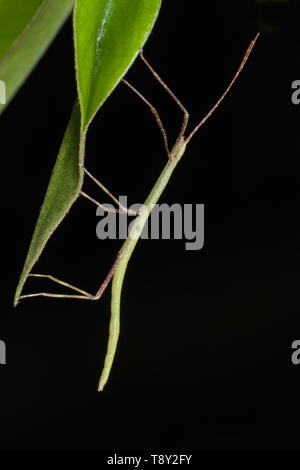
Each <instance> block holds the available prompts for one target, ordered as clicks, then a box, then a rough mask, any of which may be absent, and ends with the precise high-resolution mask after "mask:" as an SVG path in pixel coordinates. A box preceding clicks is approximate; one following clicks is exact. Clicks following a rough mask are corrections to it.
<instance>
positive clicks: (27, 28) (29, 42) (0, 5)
mask: <svg viewBox="0 0 300 470" xmlns="http://www.w3.org/2000/svg"><path fill="white" fill-rule="evenodd" d="M73 4H74V0H0V80H2V81H4V82H5V83H6V104H4V105H1V104H0V114H1V113H2V112H3V110H4V109H5V106H6V105H7V104H8V103H9V102H10V100H11V99H12V98H13V96H14V95H15V93H16V92H17V91H18V89H19V88H20V86H21V85H22V84H23V82H24V81H25V80H26V78H27V77H28V75H29V74H30V72H31V71H32V69H33V68H34V67H35V65H36V64H37V62H38V61H39V59H40V58H41V57H42V56H43V54H44V53H45V51H46V49H47V48H48V46H49V45H50V43H51V42H52V40H53V39H54V37H55V36H56V34H57V32H58V30H59V29H60V27H61V26H62V24H63V23H64V21H65V19H66V18H67V16H68V15H69V14H70V12H71V10H72V7H73Z"/></svg>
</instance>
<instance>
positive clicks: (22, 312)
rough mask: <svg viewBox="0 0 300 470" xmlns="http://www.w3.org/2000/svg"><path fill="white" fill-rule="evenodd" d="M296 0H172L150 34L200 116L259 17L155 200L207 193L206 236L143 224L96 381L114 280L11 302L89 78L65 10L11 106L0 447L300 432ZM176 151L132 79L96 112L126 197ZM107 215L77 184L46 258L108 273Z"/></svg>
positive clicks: (97, 168) (136, 71)
mask: <svg viewBox="0 0 300 470" xmlns="http://www.w3.org/2000/svg"><path fill="white" fill-rule="evenodd" d="M199 4H200V5H201V6H200V7H199ZM299 13H300V9H299V2H295V1H294V2H279V3H277V2H275V3H273V4H272V5H271V6H270V2H269V3H268V2H267V3H263V2H257V3H256V2H251V1H245V0H243V2H221V1H220V2H216V1H210V2H191V1H190V2H182V1H177V0H176V1H175V0H172V1H170V0H169V1H166V0H165V1H164V2H163V7H162V10H161V13H160V16H159V19H158V22H157V24H156V26H155V28H154V31H153V33H152V35H151V37H150V39H149V41H148V43H147V45H146V46H145V50H144V52H145V56H146V57H147V58H148V60H149V61H150V62H151V64H152V65H153V66H154V68H156V70H157V71H158V72H159V73H160V75H161V77H162V78H163V79H164V80H165V81H166V82H167V83H168V85H169V86H170V87H171V88H172V89H173V90H174V91H175V93H176V94H177V95H178V97H180V99H182V101H183V103H184V104H185V106H186V107H187V108H188V109H189V111H190V115H191V124H190V126H191V129H192V127H193V126H194V125H195V124H196V123H197V122H198V121H199V120H200V118H201V117H202V116H203V115H204V114H205V113H206V112H207V111H208V110H209V109H210V107H211V106H212V105H213V104H214V103H215V101H216V100H217V99H218V97H219V96H220V94H221V93H222V92H223V91H224V89H225V87H226V86H227V84H228V82H229V81H230V80H231V78H232V76H233V74H234V73H235V71H236V69H237V67H238V65H239V63H240V61H241V59H242V56H243V54H244V52H245V50H246V48H247V46H248V43H249V42H250V40H251V39H252V38H253V37H254V35H255V33H256V31H257V30H260V31H261V32H262V35H261V37H260V39H259V41H258V43H257V46H256V48H255V50H254V52H253V54H252V56H251V58H250V60H249V62H248V64H247V66H246V68H245V70H244V71H243V73H242V75H241V76H240V78H239V80H238V82H237V83H236V85H235V87H234V88H233V89H232V91H231V93H230V96H228V97H227V98H226V101H225V102H224V103H223V104H222V106H221V107H220V108H219V109H218V111H217V112H216V113H215V114H214V116H213V117H212V118H211V119H210V121H209V122H208V123H207V124H206V125H205V126H204V127H203V128H202V129H201V131H200V132H199V133H198V134H197V136H196V137H195V138H194V139H193V140H192V141H191V143H190V145H189V147H188V149H187V151H186V154H185V155H184V157H183V159H182V161H181V162H180V164H179V166H178V168H177V170H176V172H175V173H174V176H173V178H172V180H171V182H170V184H169V186H168V188H167V189H166V191H165V193H164V195H163V197H162V200H161V201H163V202H166V203H169V204H172V203H174V202H177V203H181V204H184V203H193V204H195V203H204V204H205V246H204V248H203V249H202V250H200V251H194V252H193V251H186V250H185V249H184V242H183V241H178V240H175V241H172V240H170V241H167V240H145V241H140V242H139V244H138V246H137V249H136V251H135V253H134V255H133V257H132V259H131V261H130V264H129V267H128V271H127V274H126V279H125V284H124V288H123V296H122V308H121V336H120V341H119V346H118V351H117V355H116V359H115V363H114V366H113V370H112V374H111V377H110V380H109V382H108V384H107V386H106V388H105V391H104V392H103V393H101V394H100V393H98V392H97V383H98V379H99V375H100V371H101V367H102V365H103V359H104V355H105V350H106V343H107V333H108V322H109V301H110V295H109V291H107V292H106V294H105V296H104V297H103V298H102V299H101V300H100V301H99V302H97V303H93V302H80V301H75V300H69V301H68V300H52V299H43V298H39V299H33V300H27V301H24V302H22V303H21V304H20V305H19V306H18V307H17V308H16V309H13V308H12V299H13V294H14V289H15V287H16V284H17V280H18V276H19V274H20V271H21V268H22V263H23V262H24V259H25V255H26V251H27V249H28V246H29V243H30V239H31V236H32V231H33V227H34V224H35V222H36V219H37V216H38V213H39V208H40V206H41V204H42V201H43V197H44V194H45V190H46V187H47V184H48V181H49V177H50V174H51V170H52V167H53V165H54V162H55V158H56V155H57V152H58V149H59V146H60V143H61V140H62V137H63V134H64V131H65V128H66V125H67V122H68V119H69V116H70V112H71V109H72V104H73V102H74V99H75V96H76V86H75V81H74V65H73V50H72V25H71V21H69V22H68V23H67V24H66V25H65V26H64V28H63V29H62V31H61V33H60V34H59V35H58V37H57V39H56V41H55V42H54V43H53V45H52V46H51V47H50V49H49V50H48V52H47V54H46V55H45V56H44V58H43V59H42V60H41V62H40V64H39V65H38V67H37V68H36V70H35V71H34V72H33V73H32V75H31V76H30V78H29V80H28V81H27V82H26V84H25V85H24V86H23V88H22V89H21V91H20V92H19V93H18V95H17V96H16V98H15V99H14V100H13V102H12V103H11V104H10V106H9V107H8V109H7V110H6V112H5V113H4V114H3V116H1V131H0V132H1V157H2V158H1V161H2V163H3V164H4V165H3V166H2V178H1V180H2V188H3V194H2V198H1V200H2V235H3V237H4V238H5V240H4V241H3V244H2V273H3V281H2V293H1V299H2V307H1V317H0V339H2V340H5V342H6V344H7V365H6V366H0V367H1V368H0V384H1V386H0V448H2V449H104V450H106V449H112V450H113V449H114V450H118V449H123V450H126V449H130V448H131V449H144V450H147V449H154V448H160V449H165V450H178V451H180V450H184V449H187V448H189V449H198V450H201V449H240V448H242V449H267V448H271V449H292V448H299V425H300V411H299V409H300V408H299V407H300V404H299V374H300V366H298V367H297V366H294V365H292V363H291V354H292V349H291V344H292V342H293V341H294V340H296V339H300V320H299V318H300V313H299V306H300V301H299V271H300V268H299V266H300V257H299V235H300V227H299V175H300V158H299V147H300V145H299V116H300V115H299V113H300V106H298V107H297V106H295V105H293V104H292V102H291V94H292V90H291V84H292V82H293V81H294V80H297V79H300V71H299V66H300V63H299V49H300V38H299V32H298V28H299V25H298V19H299ZM127 78H128V80H129V81H130V82H131V83H132V84H134V85H135V86H136V87H137V88H138V89H139V90H140V91H141V92H142V93H143V94H144V95H145V96H146V97H148V98H149V99H150V100H151V102H153V104H155V106H156V107H157V108H158V109H159V112H160V114H161V117H162V120H163V122H164V123H165V126H166V129H167V132H168V135H169V139H170V141H171V142H173V141H174V139H175V138H176V135H177V133H178V131H179V128H180V124H181V118H182V116H181V112H180V110H178V109H177V107H176V105H175V103H174V102H172V100H170V98H169V97H168V95H167V94H166V93H165V92H164V90H162V89H161V88H160V86H159V85H158V84H157V83H156V82H155V80H154V79H153V77H152V76H151V74H150V73H149V72H148V71H147V69H145V67H144V66H143V65H142V64H141V63H140V61H139V60H137V62H136V63H135V64H134V66H133V67H132V69H131V70H130V71H129V73H128V76H127ZM165 161H166V156H165V154H164V149H163V145H162V142H161V137H160V134H159V131H158V129H157V126H156V123H155V121H154V119H153V117H152V115H151V113H150V112H149V110H148V109H147V108H146V107H145V105H144V104H143V103H142V102H141V101H140V100H139V99H138V98H137V97H136V96H135V95H134V94H133V93H132V92H131V91H130V90H128V89H127V88H126V87H125V85H123V84H120V85H119V86H118V87H117V89H116V90H115V91H114V92H113V94H112V95H111V96H110V97H109V99H108V100H107V102H106V103H105V105H104V106H103V108H102V109H101V110H100V112H99V113H98V115H97V117H96V119H95V120H94V122H93V124H92V126H91V128H90V131H89V134H88V144H87V158H86V166H87V168H88V169H89V170H90V171H91V172H92V173H93V174H94V175H95V176H96V177H98V178H99V179H100V180H101V181H102V182H103V183H104V184H105V185H106V186H108V187H109V188H110V190H111V191H112V192H113V193H114V194H116V195H117V196H119V195H124V194H125V195H128V198H129V204H132V203H134V202H143V200H144V199H145V197H146V196H147V194H148V192H149V190H150V188H151V186H152V185H153V183H154V181H155V180H156V178H157V177H158V175H159V172H160V171H161V169H162V167H163V165H164V163H165ZM85 187H86V190H87V191H88V192H89V193H90V194H91V195H93V196H94V197H96V198H97V199H98V200H101V201H102V202H105V201H106V200H105V198H103V195H102V194H101V193H100V192H98V190H97V189H96V188H95V187H94V186H93V185H91V184H90V183H89V184H86V186H85ZM97 221H98V219H96V216H95V209H94V207H93V206H92V204H90V203H88V202H87V201H85V200H80V201H78V202H77V203H76V204H75V206H74V207H73V208H72V210H71V212H70V214H69V215H68V217H67V218H66V220H65V221H64V222H63V224H62V225H61V226H60V227H59V229H58V230H57V232H56V233H55V236H54V237H53V238H52V239H51V240H50V242H49V244H48V245H47V248H46V250H45V252H44V253H43V255H42V257H41V259H40V260H39V263H38V266H37V267H36V271H38V272H42V273H51V274H53V275H56V276H57V277H59V278H61V279H66V280H68V281H69V282H71V283H74V284H75V285H78V286H81V287H82V288H83V289H86V290H88V291H90V292H95V291H96V290H97V288H98V287H99V285H100V283H101V281H102V279H103V277H104V276H105V274H106V272H107V271H108V269H109V267H110V265H111V262H112V260H113V257H114V255H115V253H116V251H117V250H118V248H119V247H120V244H121V242H120V241H114V240H107V241H103V242H100V241H99V240H98V239H97V238H96V236H95V226H96V223H97ZM46 287H47V289H48V290H49V289H50V288H52V289H54V290H55V289H56V286H54V287H53V286H52V285H51V284H47V283H46V281H44V282H40V283H39V282H38V281H37V280H35V281H34V282H33V281H30V282H29V281H28V283H27V285H26V292H32V291H37V290H39V289H42V290H45V289H46Z"/></svg>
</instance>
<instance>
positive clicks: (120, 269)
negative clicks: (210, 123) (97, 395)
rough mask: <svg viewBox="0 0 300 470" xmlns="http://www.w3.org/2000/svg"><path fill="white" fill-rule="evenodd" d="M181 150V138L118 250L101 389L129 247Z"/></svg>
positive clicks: (111, 353) (110, 353) (113, 341)
mask: <svg viewBox="0 0 300 470" xmlns="http://www.w3.org/2000/svg"><path fill="white" fill-rule="evenodd" d="M184 150H185V143H184V141H183V139H182V140H181V141H180V142H179V143H178V144H177V145H176V146H175V148H174V149H173V151H172V152H171V158H170V160H169V161H168V163H167V164H166V166H165V167H164V169H163V171H162V172H161V174H160V176H159V178H158V180H157V181H156V183H155V185H154V187H153V188H152V191H151V192H150V194H149V196H148V198H147V200H146V202H145V203H144V206H143V208H142V210H141V211H140V213H139V215H138V216H137V217H136V219H135V221H134V222H133V225H132V228H131V230H130V232H129V234H128V237H127V239H126V240H125V242H124V244H123V246H122V248H121V250H120V252H119V253H120V258H119V259H120V260H119V263H118V266H117V268H116V270H115V273H114V276H113V280H112V296H111V317H110V325H109V338H108V345H107V352H106V356H105V360H104V368H103V371H102V374H101V377H100V381H99V387H98V390H99V391H102V390H103V388H104V386H105V384H106V382H107V380H108V377H109V374H110V371H111V368H112V365H113V360H114V356H115V352H116V348H117V344H118V338H119V331H120V300H121V292H122V285H123V280H124V276H125V272H126V268H127V264H128V261H129V260H130V257H131V255H132V253H133V250H134V248H135V246H136V244H137V242H138V240H139V238H140V236H141V233H142V231H143V228H144V226H145V224H146V222H147V219H148V217H149V215H150V214H151V212H152V209H153V207H154V206H155V204H156V203H157V201H158V199H159V198H160V196H161V194H162V192H163V190H164V189H165V187H166V185H167V183H168V181H169V179H170V177H171V175H172V173H173V171H174V169H175V168H176V166H177V163H178V162H179V160H180V158H181V157H182V155H183V153H184Z"/></svg>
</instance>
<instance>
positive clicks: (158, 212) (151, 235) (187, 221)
mask: <svg viewBox="0 0 300 470" xmlns="http://www.w3.org/2000/svg"><path fill="white" fill-rule="evenodd" d="M119 202H120V204H122V205H123V206H125V207H127V196H120V198H119ZM104 206H105V207H106V208H107V209H110V210H113V206H112V205H111V204H104ZM129 209H130V210H131V211H135V212H137V211H138V212H139V214H141V217H143V214H145V213H146V212H147V211H149V209H148V208H147V207H146V206H143V205H142V204H133V205H132V206H130V208H129ZM96 214H97V216H100V217H101V220H100V222H98V223H97V227H96V234H97V237H98V238H99V239H100V240H105V239H107V238H109V239H112V240H116V239H121V240H125V239H126V238H127V237H128V236H129V237H130V238H139V237H140V238H141V239H144V240H147V239H151V240H158V239H163V240H169V239H171V238H173V239H174V240H183V239H184V240H186V242H185V249H186V250H201V248H202V247H203V245H204V204H196V205H193V204H184V205H183V206H181V205H180V204H172V205H171V206H169V205H168V204H154V205H153V206H152V210H151V214H150V215H149V218H148V219H147V222H146V224H145V226H144V228H143V230H142V232H140V231H139V228H138V224H137V223H136V222H135V221H131V222H130V223H129V224H128V215H127V214H126V213H117V214H116V213H114V212H105V211H104V210H103V209H102V208H101V207H98V208H97V212H96ZM146 215H148V214H146ZM133 224H135V225H134V226H133Z"/></svg>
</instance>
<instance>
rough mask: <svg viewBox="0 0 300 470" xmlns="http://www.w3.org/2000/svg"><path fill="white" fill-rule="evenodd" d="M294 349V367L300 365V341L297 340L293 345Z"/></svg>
mask: <svg viewBox="0 0 300 470" xmlns="http://www.w3.org/2000/svg"><path fill="white" fill-rule="evenodd" d="M292 349H294V352H293V354H292V363H293V364H294V366H299V365H300V339H298V340H295V341H294V342H293V343H292Z"/></svg>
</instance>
